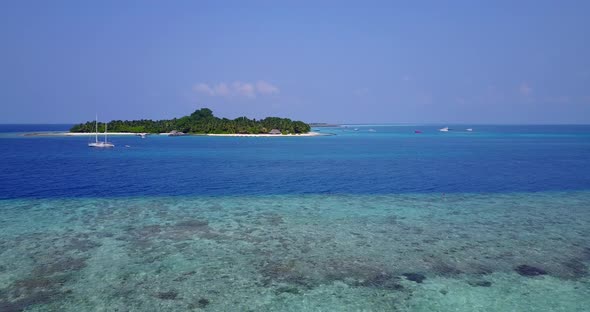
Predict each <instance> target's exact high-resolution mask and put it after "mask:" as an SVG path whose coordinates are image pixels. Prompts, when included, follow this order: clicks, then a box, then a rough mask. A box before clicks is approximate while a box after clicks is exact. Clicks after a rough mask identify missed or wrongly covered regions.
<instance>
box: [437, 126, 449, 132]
mask: <svg viewBox="0 0 590 312" xmlns="http://www.w3.org/2000/svg"><path fill="white" fill-rule="evenodd" d="M438 131H440V132H449V127H444V128H440V129H438Z"/></svg>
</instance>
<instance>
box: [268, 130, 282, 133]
mask: <svg viewBox="0 0 590 312" xmlns="http://www.w3.org/2000/svg"><path fill="white" fill-rule="evenodd" d="M268 134H281V130H279V129H272V130H270V132H269V133H268Z"/></svg>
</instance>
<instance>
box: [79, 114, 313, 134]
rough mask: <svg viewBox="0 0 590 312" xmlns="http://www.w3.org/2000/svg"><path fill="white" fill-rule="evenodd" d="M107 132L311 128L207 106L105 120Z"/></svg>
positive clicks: (90, 125)
mask: <svg viewBox="0 0 590 312" xmlns="http://www.w3.org/2000/svg"><path fill="white" fill-rule="evenodd" d="M107 126H108V131H109V132H133V133H142V132H145V133H164V132H171V131H173V130H176V131H180V132H184V133H195V134H262V133H269V132H271V131H272V130H273V129H277V130H279V131H280V132H281V133H282V134H299V133H307V132H309V131H310V129H311V128H310V126H309V125H308V124H306V123H304V122H302V121H293V120H291V119H288V118H279V117H267V118H264V119H261V120H256V119H248V118H247V117H238V118H236V119H233V120H231V119H227V118H218V117H215V116H213V112H212V111H211V110H210V109H208V108H202V109H198V110H196V111H195V112H194V113H192V114H190V116H184V117H181V118H174V119H169V120H156V121H154V120H149V119H142V120H113V121H111V122H109V123H107ZM104 129H105V124H104V123H98V132H104ZM95 131H96V125H95V122H94V121H89V122H86V123H83V124H78V125H75V126H73V127H72V128H71V129H70V132H95Z"/></svg>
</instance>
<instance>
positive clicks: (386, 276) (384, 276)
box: [356, 272, 404, 290]
mask: <svg viewBox="0 0 590 312" xmlns="http://www.w3.org/2000/svg"><path fill="white" fill-rule="evenodd" d="M398 282H399V278H398V277H397V276H394V275H393V274H391V273H387V272H380V273H378V274H375V275H373V276H370V277H369V278H367V279H364V280H363V281H361V282H359V283H357V284H356V286H364V287H374V288H381V289H389V290H402V289H404V286H402V285H401V284H399V283H398Z"/></svg>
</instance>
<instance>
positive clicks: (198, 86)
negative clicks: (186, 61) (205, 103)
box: [193, 83, 214, 95]
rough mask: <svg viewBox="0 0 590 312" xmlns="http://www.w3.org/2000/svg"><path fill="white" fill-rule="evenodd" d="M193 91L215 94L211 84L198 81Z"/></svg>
mask: <svg viewBox="0 0 590 312" xmlns="http://www.w3.org/2000/svg"><path fill="white" fill-rule="evenodd" d="M193 91H196V92H198V93H203V94H207V95H214V91H213V89H211V87H209V85H208V84H206V83H197V84H196V85H194V86H193Z"/></svg>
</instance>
